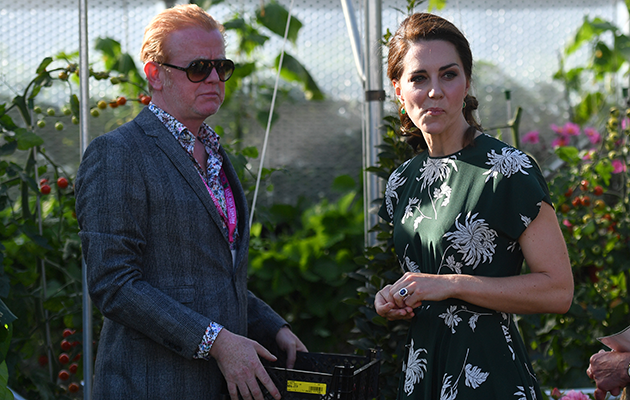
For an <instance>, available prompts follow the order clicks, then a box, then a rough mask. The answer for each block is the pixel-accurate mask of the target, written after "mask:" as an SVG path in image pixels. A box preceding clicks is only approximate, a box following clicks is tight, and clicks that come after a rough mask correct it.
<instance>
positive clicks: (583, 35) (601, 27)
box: [564, 16, 618, 55]
mask: <svg viewBox="0 0 630 400" xmlns="http://www.w3.org/2000/svg"><path fill="white" fill-rule="evenodd" d="M617 29H618V28H617V27H615V26H614V25H612V24H611V23H609V22H607V21H604V20H602V19H601V18H595V19H593V21H592V22H591V21H589V20H588V17H586V16H585V17H584V23H583V24H582V26H581V27H580V28H579V29H578V31H577V32H576V34H575V38H574V39H573V42H572V43H571V44H569V46H567V47H566V49H565V50H564V52H565V54H566V55H570V54H572V53H573V52H575V51H576V50H577V49H579V48H580V47H581V46H582V44H584V43H585V42H589V41H591V40H592V39H593V38H594V37H595V36H597V35H600V34H602V33H603V32H606V31H612V32H613V33H614V32H615V31H617Z"/></svg>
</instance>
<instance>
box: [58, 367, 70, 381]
mask: <svg viewBox="0 0 630 400" xmlns="http://www.w3.org/2000/svg"><path fill="white" fill-rule="evenodd" d="M58 376H59V379H61V380H62V381H67V380H68V379H70V372H68V371H66V370H65V369H62V370H61V371H59V375H58Z"/></svg>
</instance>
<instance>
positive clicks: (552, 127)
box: [549, 124, 563, 133]
mask: <svg viewBox="0 0 630 400" xmlns="http://www.w3.org/2000/svg"><path fill="white" fill-rule="evenodd" d="M549 127H550V128H551V130H552V131H554V132H556V133H563V132H562V128H561V127H559V126H558V125H556V124H551V125H549Z"/></svg>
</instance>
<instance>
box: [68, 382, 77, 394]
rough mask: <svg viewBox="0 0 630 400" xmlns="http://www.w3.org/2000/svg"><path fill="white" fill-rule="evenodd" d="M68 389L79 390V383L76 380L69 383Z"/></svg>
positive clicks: (74, 391) (71, 391)
mask: <svg viewBox="0 0 630 400" xmlns="http://www.w3.org/2000/svg"><path fill="white" fill-rule="evenodd" d="M68 391H69V392H70V393H76V392H78V391H79V384H78V383H76V382H72V383H71V384H69V385H68Z"/></svg>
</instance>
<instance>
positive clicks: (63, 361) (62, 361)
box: [59, 353, 70, 365]
mask: <svg viewBox="0 0 630 400" xmlns="http://www.w3.org/2000/svg"><path fill="white" fill-rule="evenodd" d="M69 362H70V356H69V355H67V354H66V353H61V354H60V355H59V363H60V364H61V365H65V364H68V363H69Z"/></svg>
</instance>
